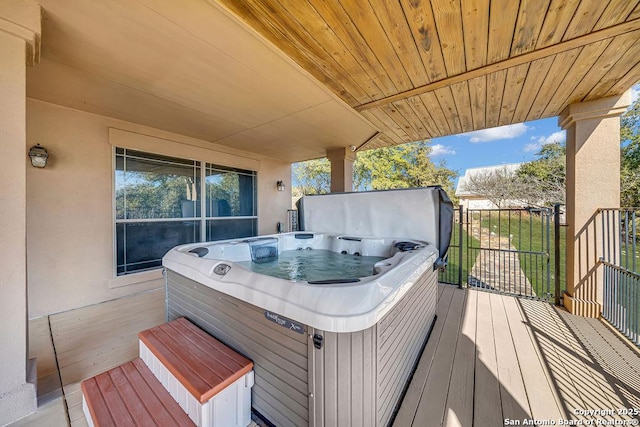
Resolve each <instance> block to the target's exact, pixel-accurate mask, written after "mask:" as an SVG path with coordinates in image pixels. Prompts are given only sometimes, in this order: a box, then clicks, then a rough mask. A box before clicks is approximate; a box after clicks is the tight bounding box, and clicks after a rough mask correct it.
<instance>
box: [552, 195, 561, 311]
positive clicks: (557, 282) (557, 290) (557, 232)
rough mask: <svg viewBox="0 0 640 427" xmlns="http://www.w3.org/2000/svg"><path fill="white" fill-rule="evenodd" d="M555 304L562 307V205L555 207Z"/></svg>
mask: <svg viewBox="0 0 640 427" xmlns="http://www.w3.org/2000/svg"><path fill="white" fill-rule="evenodd" d="M553 250H554V253H555V255H554V259H553V261H554V266H553V268H554V280H555V304H556V305H560V204H558V203H556V204H555V205H553Z"/></svg>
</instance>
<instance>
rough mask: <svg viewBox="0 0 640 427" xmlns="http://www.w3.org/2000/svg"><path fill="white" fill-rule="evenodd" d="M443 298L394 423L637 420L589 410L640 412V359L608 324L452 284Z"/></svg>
mask: <svg viewBox="0 0 640 427" xmlns="http://www.w3.org/2000/svg"><path fill="white" fill-rule="evenodd" d="M439 292H440V295H439V299H438V308H437V315H438V319H437V321H436V324H435V327H434V330H433V332H432V334H431V337H430V338H429V341H428V343H427V346H426V348H425V351H424V353H423V355H422V357H421V359H420V362H419V365H418V368H417V371H416V373H415V374H414V377H413V379H412V381H411V384H410V386H409V390H408V391H407V394H406V396H405V399H404V401H403V403H402V406H401V408H400V411H399V413H398V415H397V417H396V419H395V423H394V426H416V427H418V426H419V427H429V426H442V425H444V426H469V427H470V426H477V427H485V426H502V425H506V423H505V420H506V419H510V420H517V421H519V422H520V424H511V425H526V424H525V423H524V422H523V420H537V421H540V420H555V421H556V423H557V422H558V420H559V419H562V420H581V419H582V420H586V419H594V420H596V419H599V420H615V419H630V418H632V417H630V416H625V415H619V414H614V415H602V416H590V415H585V412H586V411H588V410H613V411H617V410H620V409H624V408H640V356H639V353H638V352H637V351H636V350H635V349H632V348H631V347H629V346H628V345H627V344H626V343H625V342H623V341H622V340H621V339H620V338H619V337H618V336H617V335H616V334H614V333H613V332H612V331H611V330H609V329H608V327H607V326H605V325H604V324H603V323H602V322H600V321H598V320H595V319H585V318H581V317H577V316H573V315H570V314H568V313H567V312H566V311H564V310H561V309H558V308H555V307H553V306H551V305H549V304H547V303H544V302H539V301H532V300H527V299H517V298H513V297H508V296H503V295H499V294H492V293H486V292H482V291H475V290H462V289H457V288H455V287H452V286H447V285H440V289H439ZM578 411H579V412H581V413H578ZM636 418H637V416H636Z"/></svg>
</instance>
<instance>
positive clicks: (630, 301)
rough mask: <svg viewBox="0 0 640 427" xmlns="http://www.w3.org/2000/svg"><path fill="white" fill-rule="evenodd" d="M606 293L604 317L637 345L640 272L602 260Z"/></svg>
mask: <svg viewBox="0 0 640 427" xmlns="http://www.w3.org/2000/svg"><path fill="white" fill-rule="evenodd" d="M602 264H603V266H604V293H603V306H602V317H604V318H605V319H607V321H609V323H611V324H612V325H613V326H615V327H616V328H617V329H618V330H619V331H620V332H622V333H623V334H624V335H625V336H626V337H627V338H629V339H630V340H631V341H633V342H634V343H635V344H636V345H640V339H639V337H638V333H639V332H640V320H639V319H638V314H639V313H640V274H636V273H633V272H631V271H629V270H627V269H625V268H622V267H619V266H617V265H614V264H611V263H609V262H606V261H602Z"/></svg>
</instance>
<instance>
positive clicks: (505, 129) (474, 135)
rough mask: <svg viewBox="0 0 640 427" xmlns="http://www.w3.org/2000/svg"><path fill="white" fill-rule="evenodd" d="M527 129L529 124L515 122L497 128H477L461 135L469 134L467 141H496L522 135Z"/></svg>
mask: <svg viewBox="0 0 640 427" xmlns="http://www.w3.org/2000/svg"><path fill="white" fill-rule="evenodd" d="M529 129H531V128H530V127H529V126H527V125H525V124H524V123H517V124H515V125H507V126H500V127H497V128H491V129H484V130H477V131H475V132H469V133H463V134H462V135H463V136H469V137H470V138H469V142H472V143H476V142H487V141H497V140H499V139H513V138H517V137H519V136H521V135H524V134H525V133H526V132H527V131H528V130H529Z"/></svg>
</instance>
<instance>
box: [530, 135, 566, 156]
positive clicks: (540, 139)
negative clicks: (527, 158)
mask: <svg viewBox="0 0 640 427" xmlns="http://www.w3.org/2000/svg"><path fill="white" fill-rule="evenodd" d="M566 139H567V133H566V132H565V131H563V130H559V131H558V132H554V133H552V134H551V135H549V136H532V137H531V140H532V141H535V142H532V143H531V144H527V145H525V146H524V148H523V150H524V152H525V153H530V152H532V151H538V150H539V149H540V148H542V146H543V145H547V144H552V143H554V142H565V141H566Z"/></svg>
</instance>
